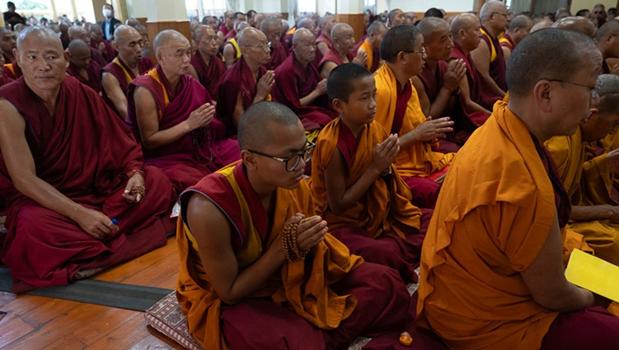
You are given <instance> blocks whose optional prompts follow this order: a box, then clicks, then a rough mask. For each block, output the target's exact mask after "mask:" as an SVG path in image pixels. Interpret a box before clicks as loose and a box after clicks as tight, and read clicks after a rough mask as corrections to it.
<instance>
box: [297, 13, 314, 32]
mask: <svg viewBox="0 0 619 350" xmlns="http://www.w3.org/2000/svg"><path fill="white" fill-rule="evenodd" d="M300 28H306V29H309V30H311V31H312V32H313V31H315V30H316V23H315V22H314V20H313V19H311V18H309V17H305V18H301V19H300V20H299V22H298V23H297V29H300Z"/></svg>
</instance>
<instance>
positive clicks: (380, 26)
mask: <svg viewBox="0 0 619 350" xmlns="http://www.w3.org/2000/svg"><path fill="white" fill-rule="evenodd" d="M386 29H387V26H386V25H385V23H383V22H381V21H374V22H372V24H370V26H369V27H368V35H372V34H379V33H380V32H382V31H385V30H386Z"/></svg>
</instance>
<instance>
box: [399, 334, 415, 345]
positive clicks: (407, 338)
mask: <svg viewBox="0 0 619 350" xmlns="http://www.w3.org/2000/svg"><path fill="white" fill-rule="evenodd" d="M400 344H402V345H404V346H411V345H413V337H412V336H411V335H410V333H408V332H402V333H401V334H400Z"/></svg>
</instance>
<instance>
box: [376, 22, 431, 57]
mask: <svg viewBox="0 0 619 350" xmlns="http://www.w3.org/2000/svg"><path fill="white" fill-rule="evenodd" d="M420 34H421V32H420V31H419V29H417V27H415V26H413V25H409V24H403V25H400V26H397V27H393V28H391V29H389V30H388V31H387V33H386V34H385V37H384V38H383V42H382V43H381V45H380V58H382V59H383V60H385V61H387V62H391V63H394V62H395V58H396V56H397V55H398V53H399V52H401V51H404V52H412V51H414V50H415V44H416V42H417V41H418V40H419V39H418V37H419V36H420Z"/></svg>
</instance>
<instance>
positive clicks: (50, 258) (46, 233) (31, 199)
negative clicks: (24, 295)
mask: <svg viewBox="0 0 619 350" xmlns="http://www.w3.org/2000/svg"><path fill="white" fill-rule="evenodd" d="M16 58H17V62H18V63H19V65H20V67H23V73H24V76H23V78H21V79H19V80H17V81H16V82H14V83H12V84H10V85H6V86H4V87H2V88H0V114H1V115H2V118H0V119H1V120H0V151H1V152H2V161H1V162H0V196H1V197H2V198H6V199H7V201H8V204H9V208H8V214H7V220H6V227H7V230H8V235H7V237H6V242H5V244H4V247H3V249H2V252H1V253H0V256H1V257H2V260H3V262H4V263H5V264H6V265H7V266H8V267H9V269H10V270H11V274H12V276H13V290H14V291H16V292H22V291H26V290H29V289H33V288H40V287H48V286H55V285H63V284H67V283H69V282H70V281H72V280H75V279H78V278H85V277H89V276H91V275H93V274H94V273H97V272H99V271H101V270H103V269H105V268H107V267H109V266H112V265H114V264H118V263H121V262H123V261H127V260H130V259H132V258H134V257H136V256H139V255H141V254H144V253H146V252H148V251H150V250H152V249H154V248H156V247H159V246H162V245H163V244H165V241H166V233H167V232H169V231H170V229H171V228H172V225H171V222H170V219H169V214H170V209H171V207H172V204H173V203H174V200H175V197H174V193H173V191H172V185H171V184H170V182H169V181H168V180H167V179H166V177H165V176H164V175H163V174H162V173H161V171H159V170H158V169H156V168H152V167H148V166H147V167H145V166H144V163H143V161H142V151H141V149H140V146H139V145H138V144H137V143H136V142H135V139H134V138H133V136H132V135H131V133H130V131H129V130H128V129H127V128H126V127H125V126H124V125H123V123H122V121H120V120H119V119H118V117H116V116H115V114H114V112H113V111H112V109H110V108H109V107H108V106H107V105H106V104H105V102H104V101H103V99H102V98H101V97H100V96H99V95H97V93H95V92H94V91H93V90H92V89H90V88H87V87H86V86H85V85H83V84H80V83H79V82H78V81H77V80H76V79H75V78H73V77H70V76H66V75H65V69H66V67H67V65H68V63H67V62H66V61H65V58H64V52H63V49H62V43H61V41H60V39H59V38H58V35H57V34H56V33H54V32H52V31H50V30H49V29H46V28H42V27H36V26H33V27H27V28H25V29H24V30H22V31H21V32H20V33H19V37H18V39H17V57H16ZM52 130H53V131H54V132H50V131H52Z"/></svg>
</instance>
